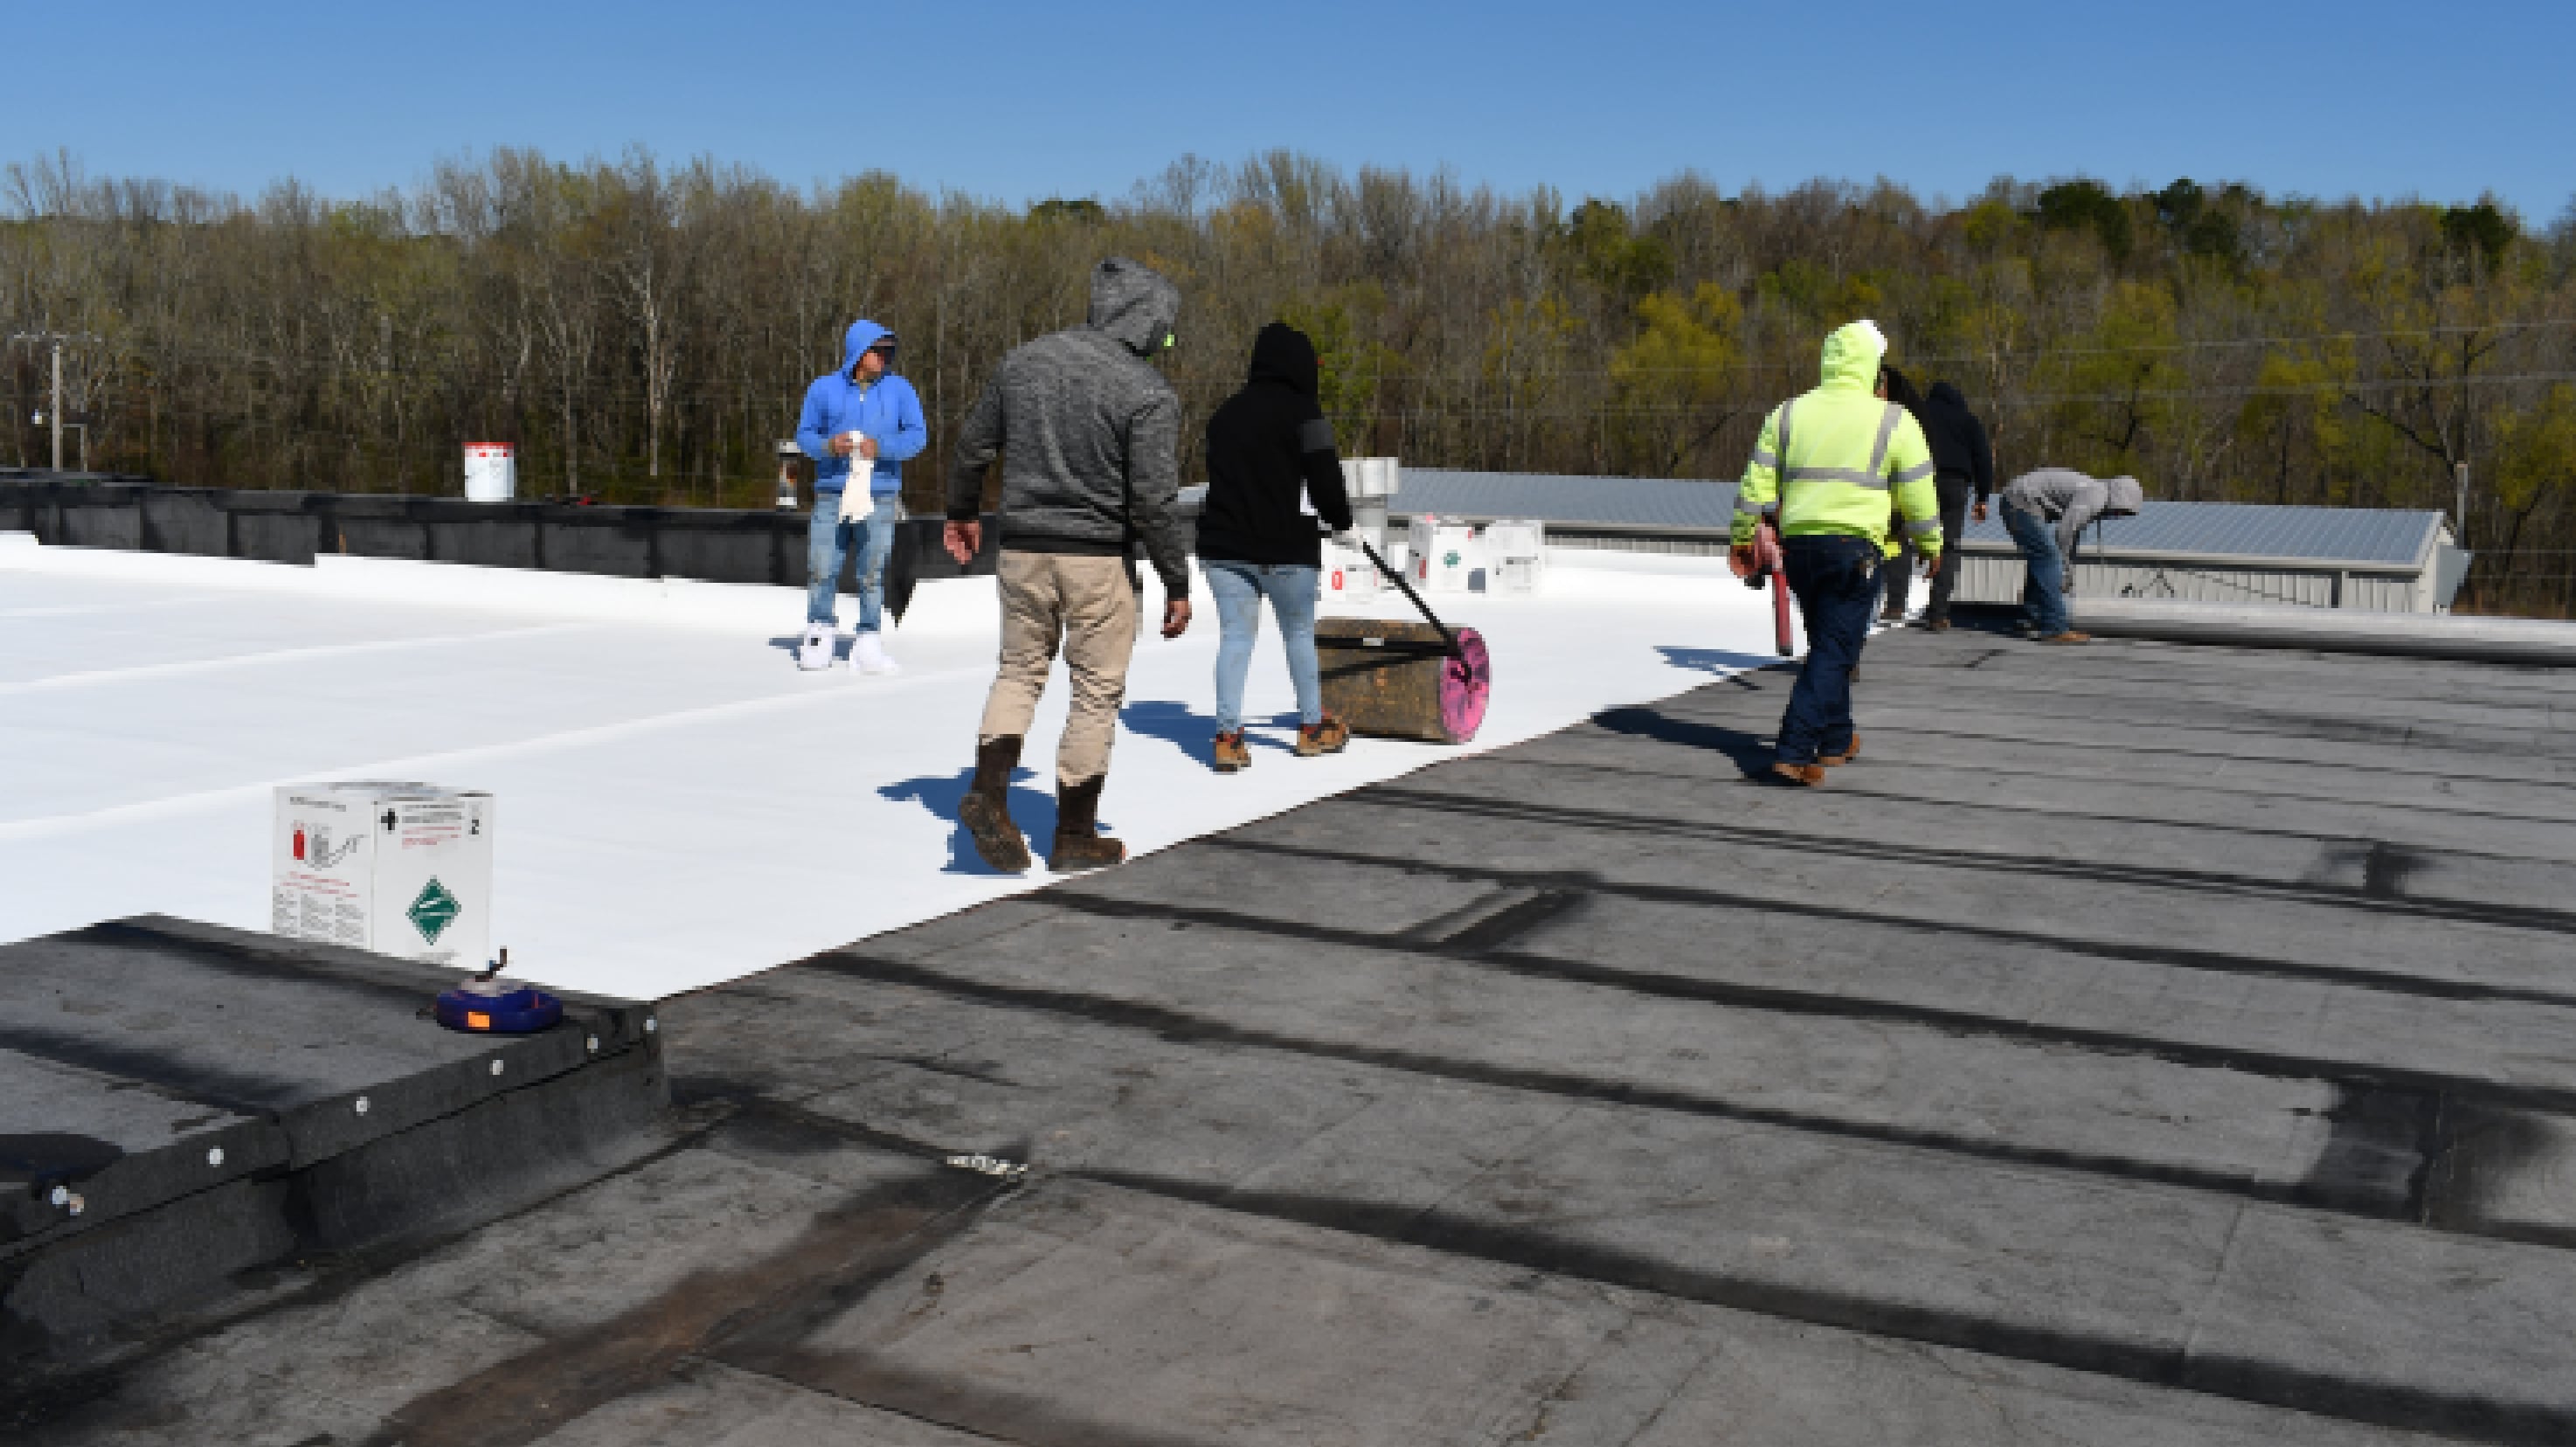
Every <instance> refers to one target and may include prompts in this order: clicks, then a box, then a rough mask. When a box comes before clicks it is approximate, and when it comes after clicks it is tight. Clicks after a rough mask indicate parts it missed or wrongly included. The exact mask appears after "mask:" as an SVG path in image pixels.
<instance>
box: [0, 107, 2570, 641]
mask: <svg viewBox="0 0 2576 1447" xmlns="http://www.w3.org/2000/svg"><path fill="white" fill-rule="evenodd" d="M1111 253H1123V254H1128V255H1133V256H1136V257H1138V258H1140V259H1143V260H1145V261H1147V262H1149V263H1151V264H1152V265H1155V266H1157V267H1158V268H1161V269H1162V270H1164V271H1165V272H1166V273H1167V274H1169V275H1170V276H1171V277H1172V278H1173V279H1174V280H1175V281H1177V282H1178V283H1179V284H1180V286H1181V288H1182V290H1183V293H1184V296H1185V303H1184V311H1183V316H1182V326H1181V336H1182V346H1181V348H1180V351H1179V354H1178V357H1177V359H1176V360H1175V361H1174V362H1173V363H1172V364H1171V366H1172V370H1173V377H1174V381H1175V383H1176V384H1177V385H1178V386H1179V387H1180V390H1181V393H1182V396H1183V399H1184V401H1185V403H1186V404H1187V405H1188V406H1189V407H1190V408H1191V409H1192V413H1193V415H1194V416H1204V415H1205V413H1206V410H1207V409H1209V408H1211V407H1213V406H1214V404H1215V403H1216V402H1217V401H1218V400H1219V399H1220V398H1222V397H1223V396H1224V395H1225V393H1226V392H1228V391H1230V390H1231V389H1232V388H1233V386H1234V385H1236V383H1237V381H1238V379H1239V377H1240V375H1241V367H1242V364H1243V359H1244V357H1245V355H1246V353H1247V350H1248V348H1249V346H1250V342H1251V338H1252V334H1253V333H1254V331H1256V330H1257V329H1258V328H1259V326H1260V325H1261V324H1262V323H1263V322H1265V321H1268V320H1271V319H1273V318H1276V317H1285V318H1288V319H1289V320H1291V321H1294V322H1296V323H1298V324H1299V325H1301V326H1303V327H1305V328H1306V329H1307V330H1308V331H1309V332H1310V333H1312V334H1313V335H1314V336H1315V338H1316V341H1317V344H1318V346H1319V348H1320V349H1321V351H1322V352H1323V355H1324V362H1325V370H1326V378H1325V387H1326V403H1327V408H1328V410H1329V411H1330V412H1331V413H1332V415H1333V416H1334V418H1335V420H1336V423H1337V425H1338V427H1339V429H1340V431H1341V433H1342V441H1343V445H1344V447H1345V448H1346V450H1350V451H1354V452H1367V453H1382V454H1393V455H1397V456H1400V457H1403V458H1405V459H1406V460H1408V461H1409V462H1412V463H1415V464H1418V465H1428V466H1448V467H1471V468H1494V469H1505V470H1525V471H1550V472H1567V473H1578V474H1607V475H1646V476H1677V477H1701V478H1724V477H1732V476H1734V475H1735V474H1736V473H1737V472H1738V471H1740V469H1741V467H1742V465H1743V457H1744V453H1745V450H1746V448H1747V447H1748V446H1749V444H1750V441H1751V434H1752V432H1753V430H1754V428H1755V427H1756V426H1758V424H1759V421H1760V418H1761V415H1762V413H1763V411H1764V410H1765V409H1767V408H1768V407H1769V406H1770V405H1772V404H1773V403H1774V402H1776V401H1777V400H1779V399H1780V398H1782V397H1784V396H1787V395H1789V394H1791V393H1793V392H1795V391H1798V390H1800V389H1802V388H1804V387H1806V386H1808V385H1811V384H1812V380H1813V377H1814V374H1815V367H1816V360H1815V358H1816V347H1817V342H1818V339H1819V338H1820V337H1821V336H1822V335H1823V333H1824V332H1825V331H1826V330H1828V329H1829V328H1831V327H1832V326H1834V325H1836V324H1838V323H1839V322H1842V321H1845V320H1849V319H1850V318H1852V317H1856V316H1864V315H1866V316H1871V317H1874V318H1876V319H1877V320H1878V321H1879V323H1880V325H1881V326H1882V327H1884V328H1885V329H1886V330H1887V331H1888V333H1889V334H1890V335H1891V336H1892V337H1893V338H1894V339H1895V341H1896V347H1897V353H1896V359H1897V360H1898V361H1899V362H1900V364H1902V365H1905V366H1906V367H1907V368H1908V369H1909V370H1910V371H1912V372H1914V373H1915V374H1916V375H1917V376H1918V377H1919V378H1921V379H1923V380H1926V381H1928V380H1930V379H1931V378H1933V377H1941V376H1947V377H1950V378H1953V379H1954V380H1956V381H1958V382H1959V383H1960V385H1961V386H1962V388H1963V389H1964V390H1965V391H1966V392H1967V393H1968V395H1969V397H1970V399H1971V402H1972V403H1973V404H1974V405H1975V406H1976V407H1977V408H1978V409H1979V410H1980V411H1982V412H1984V413H1985V414H1986V415H1987V416H1988V417H1989V418H1990V419H1991V420H1993V421H1994V422H1995V423H1996V426H1997V432H1998V440H1999V452H2000V458H1999V460H2000V462H2001V463H2002V465H2003V467H2004V468H2005V469H2006V471H2008V472H2009V471H2013V470H2018V469H2021V468H2025V467H2030V466H2036V465H2040V464H2043V463H2048V464H2060V465H2066V466H2073V467H2080V468H2084V469H2086V470H2089V471H2095V472H2114V471H2117V472H2131V473H2135V474H2136V475H2138V476H2139V477H2140V478H2142V479H2143V480H2144V481H2145V482H2146V484H2147V487H2148V491H2149V495H2150V496H2154V497H2171V498H2204V499H2232V500H2240V501H2263V502H2294V503H2335V504H2344V505H2351V506H2363V507H2429V508H2442V509H2445V510H2448V509H2449V508H2450V506H2451V498H2452V479H2453V474H2452V471H2451V468H2452V465H2453V464H2454V463H2459V462H2466V463H2468V464H2469V465H2470V470H2471V477H2472V481H2473V485H2474V498H2473V501H2472V505H2471V508H2470V517H2469V523H2468V540H2469V542H2470V543H2471V544H2472V545H2473V546H2475V547H2476V548H2477V549H2478V550H2479V552H2480V559H2479V566H2478V570H2477V572H2476V573H2475V574H2474V575H2473V587H2474V589H2475V590H2476V593H2477V595H2478V598H2479V601H2480V603H2481V604H2482V605H2484V606H2490V607H2512V608H2521V609H2533V610H2544V611H2561V612H2563V611H2567V610H2568V609H2570V608H2571V607H2576V213H2571V216H2570V217H2562V218H2560V219H2559V220H2558V221H2557V222H2556V223H2555V224H2554V225H2553V226H2550V227H2548V228H2545V229H2535V228H2532V227H2529V226H2526V225H2525V224H2524V222H2523V221H2522V219H2521V218H2519V217H2517V216H2515V215H2514V214H2513V213H2511V212H2510V211H2509V210H2506V209H2504V208H2502V207H2499V206H2497V205H2496V204H2494V203H2493V202H2492V201H2479V202H2476V203H2472V204H2467V205H2458V206H2440V205H2425V204H2417V203H2413V202H2406V203H2370V204H2364V203H2360V202H2351V201H2347V202H2342V203H2322V202H2316V201H2311V200H2305V199H2300V198H2270V197H2266V196H2263V195H2261V194H2259V193H2256V192H2254V191H2252V190H2250V189H2248V188H2245V187H2241V186H2211V187H2203V186H2199V185H2195V184H2193V183H2191V182H2188V181H2178V182H2176V183H2174V184H2173V185H2170V186H2167V187H2165V188H2163V189H2161V190H2155V191H2147V190H2131V191H2128V192H2125V193H2122V192H2115V191H2113V190H2111V189H2110V188H2107V187H2104V186H2102V185H2099V184H2097V183H2094V182H2090V181H2082V180H2077V181H2064V182H2057V183H2052V184H2037V183H2020V182H2013V181H1997V182H1996V183H1994V184H1993V185H1992V186H1990V187H1989V188H1988V189H1987V190H1986V191H1985V192H1984V193H1983V194H1981V195H1979V196H1978V197H1976V198H1974V199H1972V200H1970V201H1967V202H1965V203H1961V204H1957V205H1938V204H1936V205H1927V204H1925V203H1924V202H1922V201H1920V200H1919V199H1917V198H1916V197H1915V196H1913V195H1912V194H1910V193H1909V192H1907V191H1906V190H1905V189H1904V188H1902V187H1898V186H1894V185H1891V184H1888V183H1885V182H1880V183H1877V184H1875V185H1870V186H1856V185H1849V184H1837V183H1825V182H1817V183H1812V184H1809V185H1806V186H1802V187H1799V188H1797V189H1795V190H1791V191H1787V192H1782V193H1778V194H1767V193H1764V192H1761V191H1758V190H1756V191H1745V192H1741V193H1738V194H1734V195H1727V194H1723V193H1721V192H1720V191H1719V189H1718V188H1716V187H1715V186H1713V185H1710V184H1709V183H1708V182H1706V181H1704V180H1702V179H1700V178H1698V177H1696V176H1693V175H1683V176H1678V177H1675V178H1672V179H1670V180H1667V181H1664V182H1662V183H1660V184H1658V185H1656V186H1655V187H1653V188H1652V189H1651V190H1649V191H1647V192H1646V193H1644V194H1643V195H1640V196H1637V197H1633V198H1629V199H1627V200H1625V201H1611V200H1602V199H1589V200H1585V201H1583V202H1581V203H1580V204H1573V205H1569V204H1568V202H1567V200H1566V198H1565V197H1563V196H1562V195H1560V194H1559V193H1557V192H1555V191H1553V190H1551V189H1548V188H1544V187H1542V188H1539V189H1536V190H1533V191H1530V192H1527V193H1520V194H1504V193H1499V192H1497V191H1495V190H1493V189H1491V188H1487V187H1475V186H1468V185H1465V184H1463V183H1461V182H1459V181H1458V180H1456V179H1455V178H1453V177H1451V176H1449V175H1446V174H1434V175H1430V176H1417V175H1413V174H1409V173H1406V172H1402V171H1386V170H1376V169H1367V168H1363V169H1361V170H1359V171H1358V172H1357V173H1356V174H1351V173H1345V172H1342V171H1340V170H1337V169H1335V168H1333V167H1331V166H1328V165H1325V164H1323V163H1321V162H1318V161H1315V160H1313V159H1310V158H1307V157H1302V156H1298V155H1294V154H1289V153H1272V154H1268V155H1263V156H1258V157H1254V158H1252V159H1250V160H1247V161H1245V162H1242V163H1240V164H1237V165H1233V166H1220V165H1216V164H1212V163H1209V162H1207V161H1203V160H1200V159H1197V158H1195V157H1184V158H1183V159H1181V160H1179V161H1177V162H1175V163H1173V164H1172V165H1171V166H1169V167H1168V168H1166V169H1165V171H1164V172H1163V173H1162V174H1161V175H1159V176H1156V177H1154V178H1152V179H1150V180H1148V181H1146V182H1143V183H1140V184H1139V185H1138V186H1136V187H1135V189H1134V190H1133V192H1132V193H1131V194H1130V195H1128V196H1126V197H1124V198H1120V199H1116V200H1113V201H1109V202H1101V201H1096V200H1087V199H1079V200H1053V201H1047V202H1043V203H1040V204H1038V205H1035V206H1031V207H1026V208H1019V207H1007V206H1002V205H998V204H995V203H993V202H989V201H984V200H978V199H975V198H972V197H968V196H964V195H959V194H955V193H949V194H943V195H931V194H928V193H926V192H923V191H921V190H919V189H917V188H913V187H908V186H906V185H904V184H903V183H902V182H901V181H900V180H899V179H897V178H895V177H893V176H889V175H884V174H874V173H872V174H868V175H863V176H858V177H855V178H851V179H848V180H845V181H842V182H840V183H838V184H835V185H831V186H827V187H820V188H817V189H816V190H814V191H812V192H810V193H809V192H800V191H798V190H796V189H794V188H791V187H787V186H783V185H781V184H779V183H778V182H776V181H774V180H772V179H770V178H768V177H765V176H762V175H759V174H757V173H756V172H752V171H749V170H746V169H743V168H741V167H729V166H723V165H719V164H717V163H714V162H712V161H706V160H699V161H693V162H689V163H687V164H682V165H667V164H665V163H663V162H660V161H657V160H656V159H655V158H653V157H651V156H649V155H646V154H643V153H641V152H637V153H631V154H629V155H628V156H626V157H625V158H623V159H622V160H619V161H617V162H614V163H611V162H606V161H596V160H594V161H590V162H586V163H584V164H581V165H567V164H562V163H559V162H555V161H552V160H549V159H547V158H545V157H543V156H541V155H538V154H536V153H534V152H528V151H513V150H503V151H498V152H495V153H493V154H492V155H490V156H489V157H488V158H485V159H483V160H480V161H473V162H468V161H453V162H449V163H445V164H442V165H440V166H439V167H437V168H436V170H435V171H434V172H433V173H432V174H431V175H430V177H429V178H428V179H427V180H426V181H424V182H422V183H421V184H419V185H417V186H415V187H414V188H412V189H410V190H408V191H388V192H385V193H383V194H380V195H378V196H375V197H371V198H367V199H363V200H355V201H332V200H327V199H325V198H323V197H320V196H317V195H315V194H313V193H312V192H311V191H309V190H307V189H304V188H302V187H299V186H296V185H293V184H291V183H290V184H281V185H279V186H277V187H274V188H272V189H271V190H269V191H268V192H267V193H266V194H264V195H262V196H261V197H260V198H259V199H258V200H257V201H256V202H251V203H244V202H241V201H239V200H237V199H235V198H232V197H229V196H219V195H211V194H208V193H205V192H202V191H197V190H192V189H190V188H187V187H183V186H174V185H169V184H166V183H161V182H150V181H137V180H98V179H91V178H88V177H86V176H85V175H83V174H82V173H81V171H80V170H79V168H78V167H77V166H76V165H75V164H74V163H72V162H71V161H70V160H69V159H68V158H66V157H62V156H56V157H54V158H51V159H48V160H40V161H37V162H33V163H27V164H19V165H12V166H9V167H7V168H6V169H5V171H0V331H5V332H7V333H11V334H27V335H30V336H34V335H41V334H48V333H73V334H80V335H81V336H83V337H84V338H85V340H82V341H80V342H78V343H76V344H74V345H73V346H72V347H71V348H70V349H69V351H68V352H67V359H68V365H67V370H66V384H67V392H68V395H67V402H68V403H69V406H68V407H67V409H66V410H67V411H69V412H71V413H72V414H73V415H74V416H75V417H76V418H78V419H80V420H83V421H85V422H86V423H87V424H88V426H89V429H90V435H89V441H90V449H91V461H92V463H93V465H96V466H100V467H115V468H123V469H129V470H133V471H140V472H148V473H150V474H152V475H155V476H158V477H161V478H164V479H167V480H170V481H174V482H188V483H203V484H215V485H223V486H233V487H307V488H332V489H344V490H353V491H401V492H454V491H455V490H457V488H458V486H459V485H460V462H459V448H460V444H461V443H463V442H466V441H506V442H513V443H516V444H518V446H519V449H520V469H521V479H522V483H521V485H522V489H523V491H530V492H538V493H556V492H561V493H581V494H589V495H594V496H598V497H601V498H603V499H608V500H614V501H637V502H656V503H675V504H707V505H733V506H740V505H757V504H758V503H759V502H760V501H761V500H762V499H763V498H764V497H765V490H766V488H767V486H768V479H769V478H770V477H771V476H772V475H773V474H774V465H773V462H772V448H773V446H774V444H775V441H776V439H778V438H779V437H781V436H783V435H785V434H786V433H787V432H788V431H789V430H790V429H791V428H792V426H793V420H794V415H795V409H796V405H797V402H798V400H799V398H801V396H802V394H803V390H804V387H805V384H806V383H807V381H809V380H810V379H811V378H812V377H813V376H814V375H815V374H817V373H818V372H820V371H822V370H824V369H825V368H827V367H829V366H831V365H832V364H833V363H834V362H836V361H837V360H838V355H839V346H840V335H841V331H842V329H843V328H844V327H845V326H846V325H847V324H848V322H849V321H850V320H851V319H852V318H854V317H856V316H859V315H863V314H864V315H868V316H872V317H874V318H876V319H877V320H879V321H882V322H884V323H886V324H887V325H889V326H891V327H893V328H894V330H895V331H896V332H897V333H898V334H899V335H900V336H901V337H902V339H903V354H902V359H901V362H900V364H899V365H900V368H901V370H903V371H904V372H905V373H906V374H907V375H909V376H910V377H911V378H912V380H913V382H914V385H915V386H916V387H917V388H918V389H919V391H920V393H921V396H922V400H923V404H924V406H925V407H926V409H927V410H928V411H929V413H930V417H931V427H932V447H931V450H930V452H929V453H928V454H926V455H925V456H924V457H923V458H922V459H921V461H920V462H919V463H916V464H915V465H914V466H913V467H912V468H911V469H910V471H909V473H908V477H909V486H910V489H911V491H912V493H913V497H912V501H913V502H914V503H915V504H917V505H927V504H928V503H929V501H930V499H931V498H932V497H933V496H934V495H935V493H936V490H937V486H938V479H939V477H940V476H941V474H942V470H943V468H944V466H945V444H946V442H947V439H948V437H949V436H950V434H951V430H952V428H953V425H954V423H955V421H956V419H957V418H958V417H959V416H960V415H961V414H962V412H963V411H964V409H965V407H966V406H967V404H968V403H969V402H971V400H972V398H973V389H974V388H975V387H976V386H978V385H979V384H980V382H981V380H982V378H983V376H984V374H985V373H986V371H987V369H988V368H989V367H990V366H991V364H992V363H993V361H994V360H995V359H996V358H997V357H999V356H1000V355H1001V353H1002V352H1004V351H1006V350H1007V349H1008V348H1010V347H1011V346H1013V345H1016V344H1017V343H1019V342H1021V341H1023V340H1026V339H1027V338H1029V337H1032V336H1035V335H1037V334H1039V333H1042V332H1045V331H1048V330H1052V329H1054V328H1056V327H1060V326H1063V325H1066V324H1069V323H1071V322H1074V321H1078V320H1079V319H1080V318H1081V316H1082V313H1083V307H1084V283H1085V275H1086V272H1087V269H1088V267H1089V266H1090V264H1091V263H1092V262H1093V261H1094V260H1096V259H1098V258H1099V257H1101V256H1103V255H1107V254H1111ZM45 364H46V357H45V354H44V348H43V347H42V345H40V344H37V345H30V344H26V343H21V344H19V345H17V346H15V347H13V349H12V350H11V351H10V352H9V353H8V354H7V356H6V358H5V362H0V377H4V378H5V381H0V385H5V387H6V388H7V389H8V390H9V402H10V407H11V417H12V425H11V426H10V427H8V428H6V429H0V434H5V439H6V440H5V441H0V449H5V450H6V456H7V460H9V461H12V462H14V463H17V464H19V465H32V464H38V463H41V462H42V461H43V460H44V456H45V453H44V439H43V436H42V431H41V429H39V428H37V427H36V426H34V425H33V423H32V422H31V420H30V419H31V418H32V415H33V413H34V411H35V410H36V409H37V408H38V407H39V406H40V405H42V398H43V396H44V392H45V389H46V386H47V382H48V378H47V376H46V373H45ZM1192 445H1193V447H1195V440H1194V439H1193V443H1192ZM1184 461H1185V465H1194V462H1195V459H1194V458H1185V459H1184Z"/></svg>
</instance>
